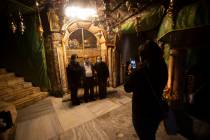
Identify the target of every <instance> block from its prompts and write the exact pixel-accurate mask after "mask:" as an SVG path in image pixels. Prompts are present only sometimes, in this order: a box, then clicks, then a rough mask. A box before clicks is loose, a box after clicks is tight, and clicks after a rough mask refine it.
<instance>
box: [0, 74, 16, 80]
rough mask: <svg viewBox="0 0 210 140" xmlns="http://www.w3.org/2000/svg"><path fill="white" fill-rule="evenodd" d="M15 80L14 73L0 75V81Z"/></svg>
mask: <svg viewBox="0 0 210 140" xmlns="http://www.w3.org/2000/svg"><path fill="white" fill-rule="evenodd" d="M12 78H15V74H14V73H5V74H0V81H7V80H8V79H12Z"/></svg>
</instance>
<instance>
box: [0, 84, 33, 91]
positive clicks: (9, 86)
mask: <svg viewBox="0 0 210 140" xmlns="http://www.w3.org/2000/svg"><path fill="white" fill-rule="evenodd" d="M30 86H32V83H31V82H21V83H17V84H14V85H5V86H0V93H1V91H4V90H7V89H14V90H15V89H20V88H25V87H30Z"/></svg>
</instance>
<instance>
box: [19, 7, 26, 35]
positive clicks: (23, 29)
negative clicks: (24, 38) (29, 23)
mask: <svg viewBox="0 0 210 140" xmlns="http://www.w3.org/2000/svg"><path fill="white" fill-rule="evenodd" d="M19 18H20V25H19V26H20V29H19V30H20V32H21V34H23V33H24V31H25V26H24V23H23V17H22V15H21V13H20V11H19Z"/></svg>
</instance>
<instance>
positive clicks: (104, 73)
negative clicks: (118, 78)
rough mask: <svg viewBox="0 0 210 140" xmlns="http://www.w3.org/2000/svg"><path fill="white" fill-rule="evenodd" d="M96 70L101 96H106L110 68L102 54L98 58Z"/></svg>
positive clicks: (101, 97)
mask: <svg viewBox="0 0 210 140" xmlns="http://www.w3.org/2000/svg"><path fill="white" fill-rule="evenodd" d="M94 69H95V71H96V81H97V85H98V87H99V97H100V99H103V98H106V96H107V89H106V86H107V78H108V77H109V69H108V66H107V65H106V63H105V62H103V61H102V58H101V56H98V57H97V58H96V63H95V65H94Z"/></svg>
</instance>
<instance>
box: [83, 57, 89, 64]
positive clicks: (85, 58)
mask: <svg viewBox="0 0 210 140" xmlns="http://www.w3.org/2000/svg"><path fill="white" fill-rule="evenodd" d="M84 62H85V63H86V64H88V63H89V57H88V56H87V55H85V56H84Z"/></svg>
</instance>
